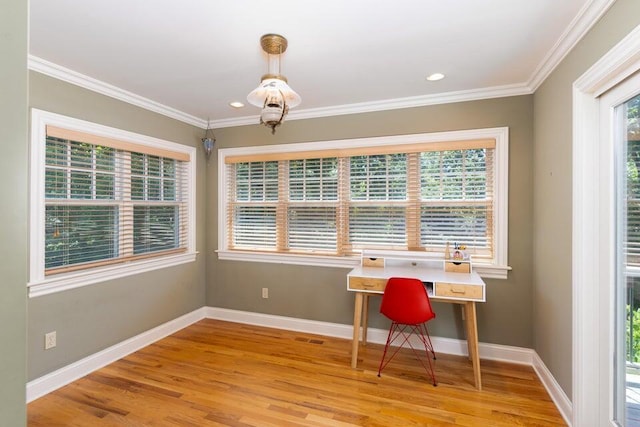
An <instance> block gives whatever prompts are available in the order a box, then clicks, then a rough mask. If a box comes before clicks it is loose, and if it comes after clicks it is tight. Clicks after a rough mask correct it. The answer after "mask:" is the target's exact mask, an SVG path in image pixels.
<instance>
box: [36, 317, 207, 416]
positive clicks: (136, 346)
mask: <svg viewBox="0 0 640 427" xmlns="http://www.w3.org/2000/svg"><path fill="white" fill-rule="evenodd" d="M205 312H206V310H205V307H202V308H199V309H197V310H194V311H192V312H191V313H187V314H185V315H184V316H180V317H178V318H177V319H174V320H171V321H169V322H167V323H164V324H162V325H160V326H157V327H155V328H153V329H150V330H148V331H146V332H143V333H141V334H139V335H136V336H135V337H131V338H129V339H128V340H125V341H122V342H121V343H118V344H116V345H113V346H111V347H109V348H106V349H104V350H102V351H99V352H98V353H95V354H92V355H91V356H87V357H85V358H84V359H80V360H78V361H77V362H74V363H72V364H70V365H67V366H65V367H63V368H60V369H58V370H55V371H53V372H51V373H49V374H46V375H44V376H42V377H40V378H36V379H35V380H32V381H29V382H28V383H27V403H29V402H32V401H34V400H36V399H37V398H39V397H42V396H44V395H45V394H47V393H50V392H52V391H54V390H56V389H58V388H60V387H62V386H65V385H67V384H69V383H71V382H73V381H75V380H77V379H80V378H82V377H84V376H85V375H88V374H90V373H91V372H93V371H96V370H98V369H100V368H102V367H103V366H106V365H108V364H109V363H113V362H115V361H116V360H118V359H122V358H123V357H125V356H127V355H128V354H131V353H133V352H134V351H137V350H140V349H141V348H143V347H146V346H148V345H149V344H153V343H154V342H156V341H158V340H160V339H162V338H164V337H166V336H168V335H171V334H173V333H175V332H177V331H179V330H180V329H183V328H186V327H187V326H189V325H191V324H192V323H195V322H197V321H199V320H202V319H204V318H205Z"/></svg>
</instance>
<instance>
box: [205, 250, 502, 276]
mask: <svg viewBox="0 0 640 427" xmlns="http://www.w3.org/2000/svg"><path fill="white" fill-rule="evenodd" d="M216 252H217V253H218V259H219V260H229V261H248V262H267V263H275V264H293V265H310V266H316V267H334V268H355V267H357V266H358V265H360V257H338V256H327V255H298V254H278V253H255V252H242V251H224V250H218V251H216ZM473 269H474V270H475V271H476V272H477V273H478V274H479V275H480V276H481V277H482V278H484V279H506V278H507V274H508V272H509V271H510V270H511V267H509V266H498V265H491V264H474V265H473Z"/></svg>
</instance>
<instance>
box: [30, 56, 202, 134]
mask: <svg viewBox="0 0 640 427" xmlns="http://www.w3.org/2000/svg"><path fill="white" fill-rule="evenodd" d="M28 67H29V69H30V70H32V71H36V72H38V73H41V74H45V75H47V76H50V77H53V78H56V79H58V80H62V81H65V82H67V83H71V84H74V85H76V86H80V87H82V88H85V89H89V90H91V91H93V92H97V93H100V94H102V95H106V96H109V97H111V98H115V99H118V100H120V101H124V102H127V103H129V104H132V105H135V106H137V107H141V108H144V109H145V110H149V111H153V112H154V113H158V114H162V115H164V116H167V117H170V118H172V119H176V120H179V121H181V122H184V123H187V124H190V125H193V126H197V127H199V128H202V129H206V128H207V121H206V120H204V119H200V118H198V117H195V116H192V115H190V114H187V113H184V112H182V111H180V110H176V109H175V108H171V107H167V106H166V105H163V104H160V103H159V102H156V101H152V100H150V99H148V98H145V97H142V96H140V95H136V94H135V93H132V92H129V91H126V90H124V89H121V88H119V87H117V86H113V85H110V84H108V83H105V82H103V81H101V80H98V79H94V78H93V77H89V76H86V75H84V74H81V73H78V72H77V71H73V70H71V69H69V68H65V67H63V66H61V65H58V64H54V63H53V62H49V61H47V60H44V59H42V58H39V57H37V56H34V55H29V59H28Z"/></svg>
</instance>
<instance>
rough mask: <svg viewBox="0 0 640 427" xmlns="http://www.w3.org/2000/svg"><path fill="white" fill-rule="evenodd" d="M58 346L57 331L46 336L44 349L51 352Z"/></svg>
mask: <svg viewBox="0 0 640 427" xmlns="http://www.w3.org/2000/svg"><path fill="white" fill-rule="evenodd" d="M55 346H56V331H53V332H49V333H48V334H44V349H45V350H49V349H50V348H53V347H55Z"/></svg>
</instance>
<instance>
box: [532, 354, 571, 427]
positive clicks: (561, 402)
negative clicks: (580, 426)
mask: <svg viewBox="0 0 640 427" xmlns="http://www.w3.org/2000/svg"><path fill="white" fill-rule="evenodd" d="M533 369H534V370H535V371H536V374H538V378H540V381H541V382H542V385H544V388H546V389H547V392H548V393H549V396H551V399H552V400H553V402H554V403H555V404H556V406H557V407H558V410H559V411H560V414H561V415H562V417H563V418H564V420H565V421H566V423H567V425H569V426H571V420H572V419H573V404H572V403H571V400H569V398H568V397H567V395H566V393H565V392H564V391H563V390H562V388H561V387H560V384H558V382H557V381H556V379H555V378H554V377H553V375H552V374H551V371H549V369H548V368H547V366H546V365H545V364H544V362H543V361H542V359H540V356H538V353H536V352H534V353H533Z"/></svg>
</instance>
